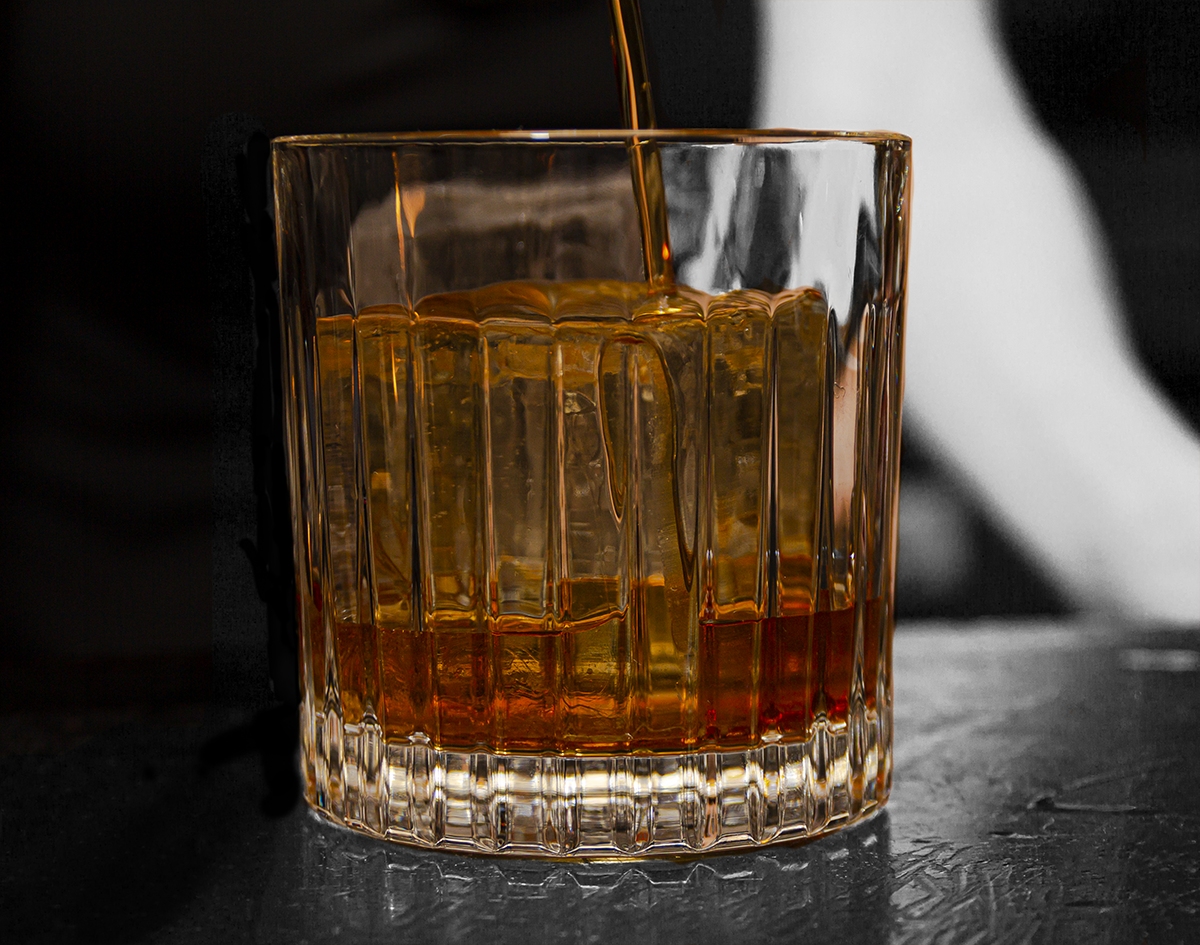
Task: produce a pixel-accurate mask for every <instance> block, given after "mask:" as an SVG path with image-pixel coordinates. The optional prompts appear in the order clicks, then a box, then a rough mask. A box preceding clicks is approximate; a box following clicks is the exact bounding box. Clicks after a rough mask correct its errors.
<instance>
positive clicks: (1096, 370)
mask: <svg viewBox="0 0 1200 945" xmlns="http://www.w3.org/2000/svg"><path fill="white" fill-rule="evenodd" d="M993 15H994V11H993V9H992V7H991V5H990V4H988V3H985V2H975V0H875V2H870V0H835V2H829V0H817V2H810V0H766V2H765V3H764V4H763V8H762V16H763V18H764V22H763V24H762V34H761V35H762V36H763V44H764V53H765V57H766V64H765V66H764V70H763V75H762V92H761V95H760V102H759V112H758V115H757V116H756V126H757V127H797V128H812V129H848V130H869V129H877V130H879V129H882V130H889V131H899V132H902V133H904V134H907V135H909V136H911V137H912V139H913V165H914V184H913V208H914V211H913V217H912V244H911V255H910V261H909V297H908V323H907V345H906V362H907V366H906V386H905V429H906V431H907V432H908V433H910V434H912V435H915V436H917V437H919V438H920V439H921V440H922V441H923V442H925V443H927V444H928V445H930V446H931V447H932V448H933V449H934V450H935V451H936V453H937V454H938V456H939V457H940V458H941V459H942V460H943V461H944V462H945V463H946V464H947V465H948V466H949V467H950V468H951V470H952V471H953V472H954V473H955V475H956V476H957V478H959V479H960V480H961V481H962V482H963V483H964V484H965V485H966V486H967V487H968V488H969V489H970V490H971V491H972V492H973V493H974V494H975V495H976V496H977V497H978V499H979V500H980V502H981V503H982V504H983V506H984V507H985V508H986V509H987V510H988V511H989V513H990V514H991V515H992V516H993V517H994V519H995V520H996V522H997V523H998V524H999V525H1000V526H1001V527H1002V528H1003V529H1004V530H1005V531H1006V532H1007V533H1008V534H1009V535H1010V536H1011V537H1013V538H1014V539H1015V540H1016V541H1017V542H1018V543H1019V544H1020V545H1021V546H1023V547H1024V548H1025V549H1026V550H1027V551H1028V552H1029V554H1030V555H1031V557H1032V558H1033V559H1034V560H1035V561H1036V562H1038V563H1039V564H1040V565H1041V566H1042V567H1043V568H1044V569H1045V571H1046V572H1047V574H1048V575H1049V576H1050V577H1051V578H1052V579H1053V580H1054V581H1055V582H1056V584H1057V585H1058V586H1059V587H1060V589H1061V590H1062V591H1063V592H1064V593H1065V594H1066V595H1067V596H1068V597H1069V599H1070V600H1071V601H1072V603H1074V604H1075V605H1076V606H1078V607H1080V608H1081V609H1084V610H1088V611H1096V612H1102V613H1106V614H1109V615H1115V616H1119V617H1121V618H1124V619H1130V620H1143V621H1148V622H1150V621H1166V622H1177V623H1195V624H1200V441H1198V440H1197V438H1196V436H1195V435H1194V434H1193V433H1192V432H1191V430H1190V428H1188V427H1187V425H1186V424H1185V423H1184V421H1183V420H1182V419H1181V418H1180V417H1179V415H1178V414H1177V412H1176V411H1175V410H1174V408H1173V407H1172V406H1171V405H1170V404H1169V402H1168V401H1167V400H1166V399H1165V397H1164V396H1163V395H1162V394H1161V393H1160V392H1159V391H1158V389H1157V388H1156V387H1155V386H1154V385H1153V384H1152V382H1151V381H1150V379H1149V378H1148V376H1147V374H1146V372H1145V371H1144V370H1143V368H1142V367H1141V366H1140V364H1139V363H1138V361H1137V360H1136V358H1135V356H1134V354H1133V351H1132V348H1131V346H1130V344H1129V342H1128V339H1127V336H1126V329H1125V325H1124V321H1123V317H1122V309H1121V301H1120V297H1119V294H1118V290H1117V286H1116V279H1115V278H1114V274H1113V273H1112V270H1111V266H1110V264H1109V260H1108V257H1107V253H1106V250H1105V247H1104V246H1103V245H1102V239H1101V235H1100V234H1101V231H1100V227H1099V224H1098V222H1097V220H1096V218H1095V214H1094V211H1093V209H1092V207H1091V206H1090V204H1089V203H1088V200H1087V198H1086V195H1085V194H1084V191H1083V188H1082V186H1081V184H1080V181H1079V179H1078V177H1077V175H1076V173H1075V171H1074V170H1073V168H1072V167H1071V166H1070V164H1069V163H1068V162H1067V160H1066V159H1065V158H1064V156H1063V155H1062V153H1061V152H1060V151H1059V150H1058V148H1057V147H1056V145H1055V144H1054V143H1053V142H1052V141H1051V139H1050V138H1049V137H1048V136H1047V135H1046V133H1045V132H1044V131H1043V129H1042V128H1041V127H1040V126H1039V125H1038V122H1037V121H1036V119H1035V118H1034V115H1033V113H1032V111H1031V109H1030V108H1029V106H1028V104H1027V103H1026V102H1025V101H1024V98H1023V94H1022V91H1021V89H1020V86H1019V84H1018V82H1017V80H1016V78H1015V77H1014V75H1013V72H1012V69H1011V67H1010V64H1009V63H1008V62H1007V60H1006V58H1005V54H1004V51H1003V48H1002V44H1001V41H1000V38H999V35H998V30H997V29H996V27H995V24H994V21H993Z"/></svg>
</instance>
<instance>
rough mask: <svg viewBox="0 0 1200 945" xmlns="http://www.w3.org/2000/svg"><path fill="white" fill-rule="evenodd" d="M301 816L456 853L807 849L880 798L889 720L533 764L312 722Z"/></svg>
mask: <svg viewBox="0 0 1200 945" xmlns="http://www.w3.org/2000/svg"><path fill="white" fill-rule="evenodd" d="M309 718H310V723H311V727H308V729H307V731H306V732H305V737H306V740H310V739H311V741H310V743H309V745H308V746H306V747H307V748H308V749H309V750H308V751H306V759H307V762H306V768H307V771H306V795H307V799H308V802H309V803H310V804H311V805H312V806H313V807H314V808H315V809H316V810H318V811H319V812H321V813H323V814H325V815H326V816H327V817H329V818H330V819H332V820H333V821H335V822H337V823H340V824H343V825H345V826H348V827H351V828H353V829H355V830H358V831H361V832H363V833H366V834H369V835H371V836H375V837H380V838H383V839H387V840H395V841H399V842H401V843H407V844H413V845H416V846H420V847H427V848H430V849H434V848H436V849H440V850H455V851H460V852H465V853H494V854H504V855H516V856H551V857H639V856H676V855H686V854H693V853H701V852H706V851H711V850H727V849H736V848H746V847H757V846H762V845H765V844H768V843H779V842H784V841H793V840H801V839H805V838H809V837H814V836H818V835H820V834H823V833H827V832H829V831H831V830H835V829H837V828H840V827H844V826H847V825H848V824H852V823H855V822H856V821H859V820H861V819H863V818H864V817H866V816H868V815H869V814H871V813H872V812H874V811H875V810H877V809H878V808H879V807H881V806H882V805H883V803H884V802H885V801H886V799H887V795H888V791H889V789H890V787H891V752H890V745H891V720H890V717H889V714H888V713H885V715H884V717H883V718H882V719H881V718H879V717H878V716H877V715H876V714H875V713H874V712H864V713H859V714H857V715H854V716H852V718H851V721H850V722H849V724H845V723H843V724H841V725H837V726H831V725H828V724H826V723H823V722H822V721H820V720H818V722H817V723H816V724H815V725H814V727H813V732H812V735H811V737H809V738H808V739H807V740H805V741H802V742H790V743H778V744H769V745H764V746H762V747H760V748H756V749H753V750H748V751H726V752H704V751H699V752H691V753H687V754H678V755H662V754H655V755H648V754H643V755H618V756H600V757H597V756H587V757H570V756H544V755H500V754H493V753H490V752H486V751H477V752H454V751H439V750H437V749H434V748H432V747H430V746H429V745H428V744H425V743H422V742H421V741H420V740H417V739H413V740H408V741H405V742H401V743H391V744H385V743H384V741H383V738H382V731H381V729H380V728H379V726H377V725H375V724H373V723H367V724H364V725H355V726H350V725H347V726H345V727H343V726H342V725H341V722H340V719H339V718H338V716H337V715H336V713H330V714H329V715H322V714H321V713H316V714H314V715H313V716H310V717H309Z"/></svg>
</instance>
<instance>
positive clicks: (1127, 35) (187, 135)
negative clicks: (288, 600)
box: [0, 0, 1200, 709]
mask: <svg viewBox="0 0 1200 945" xmlns="http://www.w3.org/2000/svg"><path fill="white" fill-rule="evenodd" d="M642 6H643V15H644V19H645V30H646V38H647V44H648V47H649V53H650V57H651V61H652V65H651V75H652V81H653V83H654V88H655V94H656V98H657V100H658V108H659V121H660V124H662V125H665V126H677V127H706V126H707V127H746V126H748V125H749V124H750V119H751V115H752V113H753V107H754V101H755V98H754V96H755V92H756V82H757V79H758V58H757V57H758V53H759V45H760V37H759V35H758V31H757V28H756V23H757V19H756V11H755V8H754V4H753V3H750V2H747V0H643V2H642ZM1198 11H1200V6H1197V5H1193V4H1183V3H1179V4H1174V3H1157V4H1156V3H1130V2H1118V0H1090V2H1084V0H1065V2H1058V3H1053V4H1043V3H1032V2H1017V0H1001V2H1000V3H999V4H998V18H997V22H998V24H999V28H1000V33H1001V35H1000V39H1001V41H1002V42H1003V44H1004V47H1005V49H1006V50H1007V52H1008V54H1009V56H1010V57H1011V61H1012V64H1013V67H1014V69H1015V72H1016V74H1017V75H1018V77H1019V79H1020V82H1021V84H1022V86H1023V88H1024V89H1025V91H1026V93H1027V94H1028V97H1029V100H1030V102H1031V103H1032V105H1033V108H1034V109H1035V111H1036V114H1037V115H1038V116H1039V118H1040V120H1041V121H1042V122H1043V123H1044V125H1045V127H1046V129H1047V130H1048V131H1049V133H1050V134H1051V135H1053V137H1054V138H1055V139H1056V140H1057V141H1058V142H1059V144H1060V145H1061V147H1062V148H1063V149H1064V150H1065V152H1066V154H1067V155H1068V157H1069V159H1070V161H1071V162H1072V163H1073V165H1074V167H1075V168H1076V170H1077V171H1078V173H1079V175H1080V176H1081V179H1082V181H1083V182H1084V184H1085V186H1086V189H1087V193H1088V195H1089V197H1090V198H1091V200H1092V201H1093V202H1094V205H1095V207H1096V209H1097V210H1098V213H1099V219H1100V221H1101V224H1102V226H1103V229H1104V234H1103V235H1104V238H1105V239H1106V240H1107V242H1108V246H1109V248H1110V251H1111V257H1112V260H1113V263H1114V265H1115V267H1116V270H1117V274H1118V279H1119V285H1120V289H1121V293H1122V296H1123V301H1124V308H1125V312H1126V314H1127V317H1128V327H1129V331H1130V333H1131V337H1132V339H1133V342H1134V345H1135V347H1136V350H1137V354H1138V356H1139V357H1140V358H1141V359H1142V360H1143V361H1144V363H1145V364H1146V366H1147V367H1148V369H1149V371H1150V372H1151V374H1152V375H1153V377H1154V379H1155V381H1156V383H1158V384H1159V385H1161V387H1162V389H1163V390H1164V391H1166V393H1167V394H1168V395H1169V396H1170V398H1171V399H1172V401H1173V402H1174V403H1175V404H1176V405H1177V406H1178V408H1179V409H1180V410H1181V411H1182V412H1183V413H1184V415H1185V416H1186V417H1187V419H1188V421H1189V423H1190V424H1191V425H1192V428H1193V429H1197V430H1200V330H1198V327H1197V326H1198V320H1197V317H1196V307H1195V306H1196V303H1195V300H1196V298H1197V285H1196V273H1197V271H1200V265H1198V264H1200V230H1198V229H1197V227H1196V226H1195V220H1196V211H1197V208H1198V204H1200V201H1198V199H1197V198H1198V197H1200V194H1198V189H1200V175H1198V174H1197V173H1196V171H1197V167H1196V155H1197V153H1200V148H1198V146H1200V107H1198V105H1200V102H1198V95H1200V82H1198V81H1197V78H1196V76H1197V73H1198V72H1200V63H1198V62H1197V48H1198V47H1197V45H1196V43H1195V41H1194V38H1195V36H1196V35H1197V26H1198V25H1200V12H1198ZM0 17H2V18H3V26H4V29H3V32H2V36H3V38H2V39H0V42H2V43H3V47H2V55H3V78H2V83H3V86H2V91H0V95H2V109H3V120H4V123H5V127H6V128H7V129H9V135H10V137H9V142H10V143H9V146H8V148H7V151H8V166H9V172H8V177H7V182H8V187H7V189H6V192H5V202H6V219H7V220H8V229H9V231H10V236H11V237H12V238H11V239H10V242H9V246H10V248H9V250H7V251H6V253H5V272H6V276H7V278H6V279H5V286H6V289H7V297H8V298H9V309H8V311H9V316H8V318H9V322H10V324H11V325H12V327H13V331H12V332H11V333H10V334H9V336H8V339H7V344H6V345H5V351H6V353H7V357H6V358H5V365H4V367H5V369H4V371H3V373H2V380H0V384H2V385H3V387H2V391H3V396H2V398H0V403H2V404H3V411H4V413H3V422H4V431H5V436H4V450H5V455H4V462H3V463H2V464H0V490H2V491H0V494H2V495H3V496H4V498H5V501H4V502H3V503H0V556H2V557H0V575H2V580H3V592H2V593H3V598H2V599H3V601H4V603H5V617H4V619H3V620H0V705H2V706H3V707H4V708H6V709H14V708H26V709H36V708H38V707H39V706H50V705H57V706H64V705H65V706H71V705H93V704H119V703H123V702H155V701H172V700H182V699H188V698H194V699H197V700H199V699H203V698H205V697H206V696H207V695H208V694H209V693H210V692H211V689H212V685H213V678H214V668H213V667H214V663H213V640H214V633H215V634H216V638H217V641H218V643H217V649H218V671H217V672H216V674H215V675H216V676H217V677H218V678H219V677H221V675H222V670H221V666H220V660H221V656H220V655H219V654H220V652H221V651H222V648H223V647H225V648H229V647H232V648H234V649H238V648H240V652H241V654H242V656H241V657H239V659H240V660H241V662H239V663H238V665H239V666H241V667H242V669H244V670H245V672H246V673H247V675H248V680H249V681H248V683H247V685H249V686H251V688H254V687H257V688H255V691H256V692H259V693H261V695H262V698H266V695H267V684H266V668H265V628H264V625H263V619H264V618H263V609H262V607H261V605H260V604H259V603H258V602H257V598H256V597H255V594H254V588H253V577H252V574H251V570H250V566H249V563H248V561H247V559H246V558H245V556H244V555H243V553H242V552H241V551H240V549H238V547H237V539H238V538H239V537H252V535H253V500H252V496H251V495H250V493H249V491H248V485H249V482H250V473H249V469H248V465H247V463H248V456H249V452H248V444H241V443H240V440H239V436H240V434H241V433H242V432H243V431H244V430H245V425H246V423H247V422H248V416H249V403H248V399H247V394H248V391H249V382H248V378H246V377H242V378H241V379H240V380H239V378H238V376H236V375H237V370H236V367H237V365H236V358H237V346H238V345H239V344H242V343H243V342H244V343H245V344H246V345H247V346H248V344H249V323H250V319H251V317H252V312H251V304H250V281H249V275H248V273H247V271H246V262H245V250H244V247H243V246H242V245H241V242H240V239H241V236H240V229H239V227H240V222H241V221H240V219H239V218H238V216H237V202H236V194H235V192H236V186H237V183H236V176H235V171H234V169H233V165H232V164H231V160H232V157H233V156H234V155H235V152H236V148H235V147H234V146H233V144H232V142H234V139H235V138H236V137H237V135H238V134H242V133H244V132H245V131H246V130H247V129H248V128H250V127H251V122H250V121H249V118H253V119H254V120H256V121H257V123H258V124H259V125H261V127H262V128H263V129H264V130H265V131H266V133H267V134H269V135H272V136H274V135H283V134H295V133H308V132H325V131H346V132H352V131H376V130H378V131H400V130H409V129H425V130H434V129H447V128H460V129H474V128H498V127H526V128H533V127H616V126H618V125H619V124H620V115H619V111H618V99H617V92H616V84H615V79H614V73H613V66H612V53H611V49H610V46H609V39H608V30H609V26H608V13H607V9H606V4H605V0H524V2H517V0H457V2H377V0H347V2H344V3H341V4H338V5H337V6H336V12H335V7H334V6H332V5H329V4H324V3H318V2H315V0H299V2H292V3H288V4H282V3H265V4H246V3H234V2H230V0H216V2H210V3H207V4H204V5H197V6H190V5H179V6H176V5H164V4H159V3H151V2H147V0H138V2H132V0H124V2H118V3H112V4H103V5H99V4H95V5H93V4H82V3H77V2H72V0H40V2H14V3H10V4H7V5H5V7H4V9H3V12H2V13H0ZM809 41H811V42H818V43H819V42H820V41H821V38H820V37H811V38H810V40H809ZM229 115H240V116H247V117H246V118H235V119H231V118H228V117H226V118H223V117H222V116H229ZM918 160H919V158H918ZM918 186H919V185H918ZM919 199H920V198H919V190H918V196H917V200H918V201H919ZM243 317H244V321H241V319H242V318H243ZM214 352H216V353H217V354H216V356H215V357H214ZM244 357H245V366H246V370H247V371H248V369H249V365H250V363H251V359H252V353H251V352H250V351H249V350H245V352H244ZM222 372H224V373H222ZM231 372H232V373H231ZM214 431H215V432H214ZM222 438H224V439H222ZM1197 488H1198V489H1200V471H1198V476H1197ZM214 507H216V508H217V509H218V511H219V512H220V513H221V515H222V516H224V518H223V519H222V521H224V522H225V525H224V526H222V528H224V531H222V530H221V529H218V531H217V533H216V534H215V538H216V541H215V542H214ZM900 515H901V521H900V535H901V537H900V558H899V573H898V579H897V580H898V587H897V611H898V615H899V617H900V619H901V620H903V619H905V618H926V617H945V618H959V619H961V618H971V617H977V616H983V615H1039V614H1062V613H1065V612H1067V610H1068V608H1067V604H1066V599H1065V597H1064V596H1063V595H1062V594H1061V593H1060V592H1059V590H1058V589H1057V588H1056V587H1055V586H1054V584H1053V583H1052V582H1051V581H1050V580H1049V579H1048V578H1047V577H1046V576H1045V575H1043V574H1041V573H1039V571H1038V570H1037V569H1036V568H1035V567H1034V566H1033V565H1032V564H1031V561H1030V558H1029V557H1028V556H1027V555H1026V554H1025V553H1024V552H1023V551H1022V550H1021V549H1020V548H1018V547H1016V546H1014V545H1013V544H1011V543H1010V542H1009V541H1007V540H1006V539H1005V538H1004V537H1003V535H1002V533H1001V531H1000V530H999V529H998V528H997V527H996V526H995V525H994V523H993V522H991V521H990V520H989V518H988V517H987V515H985V513H984V512H983V510H982V506H981V505H980V504H979V503H978V502H976V501H975V500H974V499H973V497H972V496H971V495H970V494H969V493H968V492H966V491H965V490H964V489H963V488H962V487H961V486H960V485H958V484H957V483H956V480H954V479H953V478H952V477H950V476H948V475H947V474H946V472H945V470H944V469H943V468H942V467H941V465H940V463H939V460H938V458H937V456H936V455H935V453H934V452H933V451H932V450H931V449H930V448H929V447H928V445H927V444H923V443H922V442H920V440H919V439H917V438H915V437H912V436H908V437H906V440H905V446H904V460H903V471H902V497H901V512H900ZM230 523H232V524H230ZM238 523H241V525H239V524H238ZM243 526H244V531H243V532H242V533H241V534H240V535H239V534H238V529H239V528H241V527H243ZM214 617H215V619H214ZM214 628H215V630H214ZM260 654H261V660H262V662H261V664H260V663H259V662H257V661H258V660H259V659H260ZM259 665H261V666H262V670H261V675H260V673H259V670H258V668H257V667H258V666H259Z"/></svg>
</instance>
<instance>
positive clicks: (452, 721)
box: [313, 600, 892, 755]
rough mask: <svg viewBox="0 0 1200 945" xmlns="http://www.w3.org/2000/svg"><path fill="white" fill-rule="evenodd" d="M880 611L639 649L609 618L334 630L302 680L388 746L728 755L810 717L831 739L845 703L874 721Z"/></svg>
mask: <svg viewBox="0 0 1200 945" xmlns="http://www.w3.org/2000/svg"><path fill="white" fill-rule="evenodd" d="M887 611H888V608H886V607H884V606H882V605H881V602H880V601H879V600H871V601H866V602H864V603H863V604H862V605H861V606H860V607H859V608H857V609H856V608H854V607H853V606H851V607H847V608H844V609H837V610H821V611H818V612H817V613H815V614H808V615H797V616H789V617H779V618H771V619H762V620H749V621H743V622H738V623H703V622H702V623H700V624H699V625H698V626H697V629H696V633H695V638H694V641H692V643H691V645H688V643H687V641H686V639H685V640H683V641H680V642H681V643H682V644H683V645H681V646H672V645H671V643H670V641H669V640H668V641H666V642H665V643H664V641H662V640H654V639H649V640H648V639H639V632H638V627H637V621H627V619H626V617H625V616H623V615H621V616H615V617H613V618H612V619H611V620H609V621H607V622H604V623H602V624H600V625H598V626H593V627H589V628H586V629H580V628H574V627H573V628H570V629H562V628H560V629H555V630H550V631H544V630H539V629H520V630H512V629H505V625H504V624H501V625H500V626H499V627H495V628H492V629H486V630H472V629H461V628H456V629H446V630H429V629H426V630H409V629H389V628H384V627H374V626H364V625H361V624H351V623H341V624H336V625H335V632H334V640H333V641H332V642H333V643H334V648H335V654H334V656H335V660H336V664H335V665H336V668H334V666H329V665H328V664H327V661H326V659H324V658H323V657H324V654H318V653H314V657H315V659H314V663H315V664H317V665H314V667H313V668H314V670H315V671H317V673H318V676H317V678H318V679H319V678H322V676H324V671H325V670H326V669H333V672H332V673H330V674H329V675H330V676H333V677H334V678H336V680H337V683H336V684H335V685H333V686H330V687H329V689H330V692H329V694H328V695H332V694H333V692H335V691H336V693H337V695H336V699H337V701H338V702H340V706H341V715H342V718H343V720H344V723H345V724H348V725H354V724H356V723H361V722H364V721H369V720H371V719H372V718H373V719H374V720H376V721H377V722H378V723H379V724H380V725H381V727H382V729H383V736H384V739H385V740H386V741H388V742H396V741H407V740H409V739H410V738H413V737H416V738H418V739H419V740H422V741H424V740H428V743H429V744H430V746H431V747H433V748H437V749H441V750H447V751H476V750H490V751H495V752H504V753H519V754H547V753H564V754H571V755H609V754H619V753H626V752H640V753H653V754H660V753H661V754H679V753H686V752H693V751H736V750H744V749H750V748H757V747H759V746H761V745H764V744H770V743H772V742H792V741H801V740H803V739H805V738H807V737H808V734H809V732H810V731H811V729H812V726H813V723H814V721H815V720H817V719H822V720H824V721H825V722H826V723H827V724H831V725H834V726H837V725H838V724H839V723H845V722H846V721H847V720H848V719H849V717H850V715H851V713H852V712H853V711H854V710H855V707H856V706H858V707H861V708H860V711H867V712H871V711H873V710H875V708H876V702H877V697H878V695H879V693H880V692H881V691H883V690H881V685H882V686H884V687H886V686H888V685H889V682H888V679H887V673H888V666H889V665H890V654H891V636H892V634H891V622H890V615H889V614H888V613H887ZM317 625H318V626H319V623H318V624H317ZM314 642H316V641H314ZM314 649H316V647H314ZM322 649H323V648H322ZM881 674H883V678H882V679H881ZM326 678H328V677H326ZM330 682H333V680H332V679H330ZM328 706H329V700H328V698H327V700H326V707H328ZM318 708H320V707H318Z"/></svg>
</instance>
